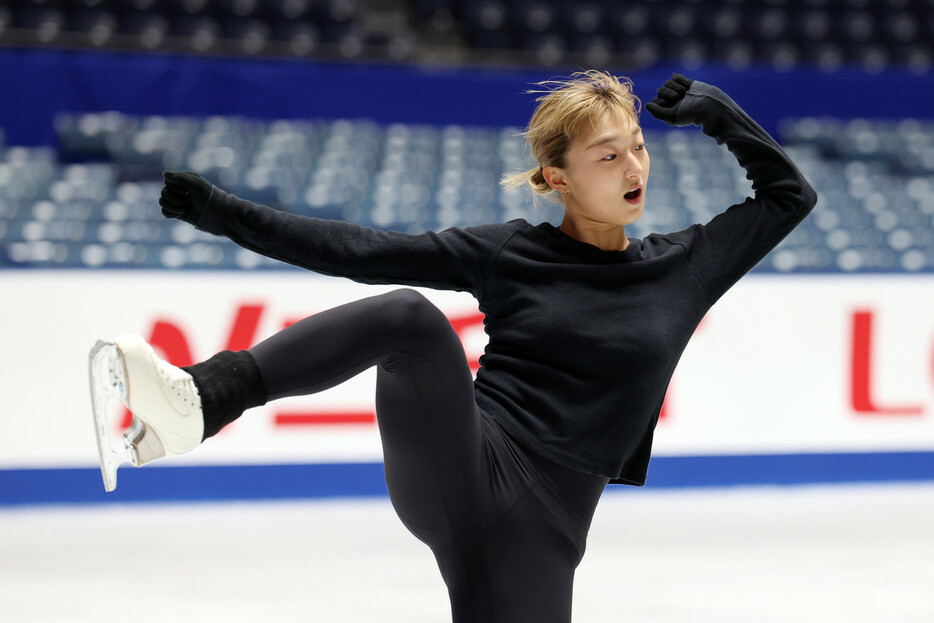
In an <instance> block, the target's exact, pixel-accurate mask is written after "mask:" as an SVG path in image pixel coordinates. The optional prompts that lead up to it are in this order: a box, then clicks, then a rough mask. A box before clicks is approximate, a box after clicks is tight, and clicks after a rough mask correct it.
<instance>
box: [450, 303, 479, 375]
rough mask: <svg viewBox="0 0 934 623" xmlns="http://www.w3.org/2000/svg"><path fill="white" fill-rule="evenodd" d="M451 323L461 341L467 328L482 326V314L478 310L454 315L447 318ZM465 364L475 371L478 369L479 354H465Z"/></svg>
mask: <svg viewBox="0 0 934 623" xmlns="http://www.w3.org/2000/svg"><path fill="white" fill-rule="evenodd" d="M448 320H449V321H450V323H451V326H452V327H454V331H455V332H456V333H457V336H458V337H460V338H461V342H463V341H464V333H465V332H466V331H467V330H468V329H472V328H474V327H476V326H480V327H482V326H483V314H482V313H480V312H475V313H472V314H467V315H466V316H455V317H454V318H448ZM467 364H468V365H469V366H470V369H471V370H473V371H474V372H476V371H477V370H479V369H480V356H479V355H477V356H476V357H473V356H471V355H470V354H468V355H467Z"/></svg>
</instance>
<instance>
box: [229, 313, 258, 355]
mask: <svg viewBox="0 0 934 623" xmlns="http://www.w3.org/2000/svg"><path fill="white" fill-rule="evenodd" d="M263 309H264V308H263V306H262V305H241V306H240V307H238V308H237V315H236V317H234V322H233V326H232V327H231V328H230V337H229V339H228V340H227V346H226V347H225V350H246V349H248V348H250V347H251V346H253V344H254V343H255V341H256V328H257V327H258V326H259V319H260V317H261V316H262V315H263Z"/></svg>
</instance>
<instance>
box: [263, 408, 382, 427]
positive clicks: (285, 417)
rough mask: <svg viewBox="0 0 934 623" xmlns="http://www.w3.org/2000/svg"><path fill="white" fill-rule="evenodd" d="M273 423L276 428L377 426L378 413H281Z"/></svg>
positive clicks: (277, 414) (275, 417)
mask: <svg viewBox="0 0 934 623" xmlns="http://www.w3.org/2000/svg"><path fill="white" fill-rule="evenodd" d="M273 421H274V422H275V425H276V426H316V425H320V424H367V425H371V424H375V423H376V413H374V412H372V411H352V412H340V413H337V412H334V413H330V412H312V411H296V412H291V411H280V412H278V413H276V415H275V416H274V419H273Z"/></svg>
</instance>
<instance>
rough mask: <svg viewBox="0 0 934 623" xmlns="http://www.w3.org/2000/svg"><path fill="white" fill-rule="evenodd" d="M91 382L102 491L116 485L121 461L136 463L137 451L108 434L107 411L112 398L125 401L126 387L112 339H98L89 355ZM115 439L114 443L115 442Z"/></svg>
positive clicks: (121, 438)
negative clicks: (108, 340) (105, 340)
mask: <svg viewBox="0 0 934 623" xmlns="http://www.w3.org/2000/svg"><path fill="white" fill-rule="evenodd" d="M88 368H89V377H90V382H91V413H92V415H93V417H94V433H95V436H96V438H97V452H98V455H99V457H100V463H101V475H102V476H103V478H104V490H105V491H107V492H110V491H113V490H114V489H116V488H117V468H118V467H119V466H120V465H123V464H124V463H131V464H134V465H136V464H138V459H137V457H136V451H135V449H134V448H133V446H132V444H131V443H130V441H129V440H128V439H126V438H125V437H120V438H118V439H119V441H117V440H115V439H114V438H113V436H112V435H111V432H110V431H111V430H112V428H111V426H110V422H109V419H108V410H111V407H113V405H114V399H117V400H118V401H119V402H122V403H123V404H126V402H127V392H128V387H127V383H126V367H125V365H124V362H123V355H122V354H121V353H120V350H119V349H118V348H117V347H116V346H115V345H114V344H113V343H111V342H103V341H98V342H97V344H95V345H94V348H92V349H91V353H90V355H89V357H88ZM115 442H116V445H115Z"/></svg>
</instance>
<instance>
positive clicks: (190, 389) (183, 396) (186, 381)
mask: <svg viewBox="0 0 934 623" xmlns="http://www.w3.org/2000/svg"><path fill="white" fill-rule="evenodd" d="M160 363H161V365H160V366H159V373H160V375H161V376H162V379H163V382H164V384H165V385H166V386H168V387H171V388H172V394H174V396H175V398H176V400H178V401H179V402H180V403H181V404H182V405H184V406H185V407H186V408H190V407H199V408H200V407H201V395H200V394H199V393H198V387H197V385H195V379H194V378H193V377H192V376H191V375H190V374H188V373H187V372H185V371H184V370H182V369H180V368H176V367H175V366H173V365H171V364H167V363H165V362H160Z"/></svg>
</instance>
